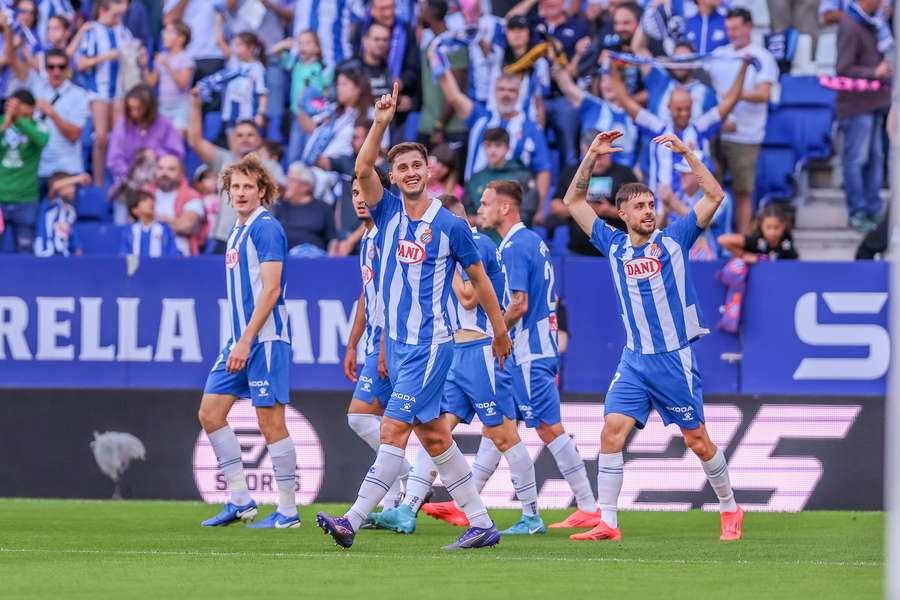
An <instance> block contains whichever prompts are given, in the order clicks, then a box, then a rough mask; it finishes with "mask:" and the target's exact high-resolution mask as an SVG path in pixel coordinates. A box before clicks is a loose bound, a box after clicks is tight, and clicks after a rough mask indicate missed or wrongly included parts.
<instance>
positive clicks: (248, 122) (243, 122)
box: [234, 119, 262, 135]
mask: <svg viewBox="0 0 900 600" xmlns="http://www.w3.org/2000/svg"><path fill="white" fill-rule="evenodd" d="M241 125H249V126H250V127H252V128H253V129H255V130H256V134H257V135H262V131H261V130H260V128H259V125H257V124H256V121H254V120H253V119H241V120H240V121H238V122H237V123H235V124H234V128H235V129H237V128H238V127H240V126H241Z"/></svg>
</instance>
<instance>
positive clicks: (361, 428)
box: [347, 413, 381, 452]
mask: <svg viewBox="0 0 900 600" xmlns="http://www.w3.org/2000/svg"><path fill="white" fill-rule="evenodd" d="M347 424H348V425H350V429H352V430H353V431H354V432H356V435H358V436H359V438H360V439H361V440H362V441H364V442H365V443H367V444H368V445H369V447H370V448H372V450H374V451H375V452H378V446H380V445H381V417H379V416H378V415H359V414H353V413H350V414H348V415H347Z"/></svg>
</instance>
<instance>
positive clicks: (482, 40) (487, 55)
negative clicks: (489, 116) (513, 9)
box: [450, 0, 504, 104]
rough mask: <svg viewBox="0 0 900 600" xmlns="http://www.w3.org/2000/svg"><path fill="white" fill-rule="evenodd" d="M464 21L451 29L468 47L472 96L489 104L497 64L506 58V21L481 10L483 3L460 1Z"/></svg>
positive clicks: (472, 0)
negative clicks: (504, 50) (504, 44)
mask: <svg viewBox="0 0 900 600" xmlns="http://www.w3.org/2000/svg"><path fill="white" fill-rule="evenodd" d="M459 7H460V13H457V14H458V15H460V14H461V16H462V22H461V23H460V22H459V21H457V22H456V24H455V25H454V26H453V27H451V28H450V29H451V30H452V31H453V32H454V36H455V37H456V38H457V39H458V40H459V39H461V40H462V41H464V43H465V44H466V49H467V51H468V56H469V73H468V80H469V85H468V89H469V95H470V96H471V97H472V99H473V100H476V101H477V102H480V103H482V104H489V103H490V100H491V92H492V91H493V87H494V79H495V77H494V73H493V65H495V64H496V63H498V62H500V60H501V58H502V56H503V38H504V35H503V29H504V24H503V20H502V19H500V18H498V17H495V16H494V15H492V14H490V13H488V14H484V13H483V12H482V10H481V4H480V2H479V0H460V1H459Z"/></svg>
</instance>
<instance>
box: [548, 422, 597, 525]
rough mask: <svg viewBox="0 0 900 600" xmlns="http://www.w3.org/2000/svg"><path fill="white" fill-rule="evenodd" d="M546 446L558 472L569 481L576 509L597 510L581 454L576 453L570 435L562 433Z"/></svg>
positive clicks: (591, 511)
mask: <svg viewBox="0 0 900 600" xmlns="http://www.w3.org/2000/svg"><path fill="white" fill-rule="evenodd" d="M547 448H549V449H550V453H551V454H552V455H553V458H554V459H556V466H557V467H558V468H559V472H560V473H562V476H563V477H565V478H566V481H568V482H569V487H570V488H572V492H574V494H575V502H576V504H578V509H579V510H583V511H584V512H589V513H595V512H597V501H596V499H595V498H594V492H593V491H592V490H591V483H590V482H589V481H588V478H587V468H586V467H585V466H584V461H583V460H581V455H580V454H578V448H576V447H575V441H574V440H573V439H572V436H570V435H569V434H568V433H564V434H562V435H561V436H559V437H558V438H556V439H555V440H553V441H552V442H550V443H549V444H547Z"/></svg>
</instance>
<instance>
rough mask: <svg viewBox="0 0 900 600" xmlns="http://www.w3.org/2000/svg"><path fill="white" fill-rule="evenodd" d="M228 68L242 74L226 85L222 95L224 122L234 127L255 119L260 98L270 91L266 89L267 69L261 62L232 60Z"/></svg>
mask: <svg viewBox="0 0 900 600" xmlns="http://www.w3.org/2000/svg"><path fill="white" fill-rule="evenodd" d="M227 68H228V69H231V70H235V71H238V72H240V75H238V76H237V77H235V78H233V79H231V80H230V81H229V82H228V83H227V84H225V92H224V93H223V94H222V122H223V123H228V124H229V125H234V124H235V123H237V122H238V121H243V120H244V119H252V118H253V117H255V116H256V113H258V112H259V97H260V96H263V95H265V94H267V93H269V90H268V89H267V88H266V68H265V67H264V66H262V63H260V62H259V61H253V62H250V63H245V62H241V61H239V60H237V59H236V58H232V59H231V60H230V61H229V62H228V67H227Z"/></svg>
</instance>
